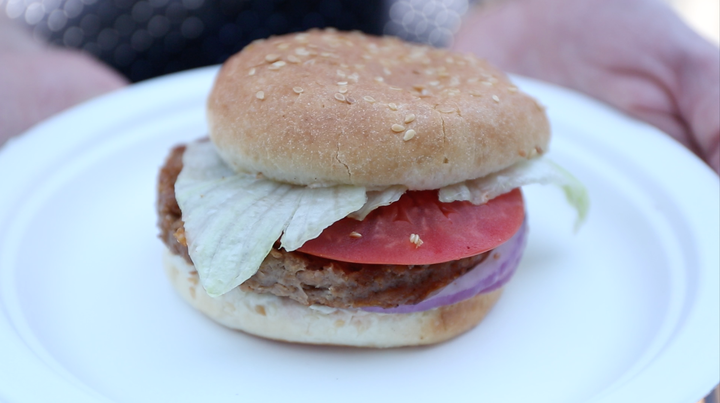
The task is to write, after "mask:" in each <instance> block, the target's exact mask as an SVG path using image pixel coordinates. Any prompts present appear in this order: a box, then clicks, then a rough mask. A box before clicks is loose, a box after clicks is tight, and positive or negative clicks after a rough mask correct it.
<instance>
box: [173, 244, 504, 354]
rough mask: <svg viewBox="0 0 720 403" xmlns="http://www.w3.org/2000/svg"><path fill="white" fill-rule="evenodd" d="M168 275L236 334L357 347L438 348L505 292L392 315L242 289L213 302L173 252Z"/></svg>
mask: <svg viewBox="0 0 720 403" xmlns="http://www.w3.org/2000/svg"><path fill="white" fill-rule="evenodd" d="M163 262H164V266H165V272H166V274H167V276H168V278H169V279H170V282H171V283H172V285H173V287H175V289H176V290H177V292H178V293H180V295H182V297H183V298H184V299H185V300H186V301H187V302H189V303H190V305H192V306H194V307H195V308H197V309H198V310H200V312H202V313H204V314H205V315H207V316H209V317H210V318H211V319H213V320H215V321H217V322H219V323H221V324H223V325H225V326H227V327H229V328H232V329H238V330H242V331H244V332H247V333H250V334H253V335H256V336H260V337H265V338H268V339H275V340H281V341H286V342H296V343H309V344H331V345H343V346H354V347H376V348H386V347H401V346H417V345H422V344H433V343H439V342H441V341H444V340H447V339H450V338H452V337H455V336H458V335H460V334H462V333H464V332H466V331H468V330H470V329H472V328H473V327H475V325H477V324H478V323H480V321H481V320H482V319H483V318H484V317H485V315H486V314H487V313H488V311H489V310H490V309H491V308H492V307H493V305H495V302H497V300H498V299H499V298H500V294H501V293H502V288H499V289H497V290H494V291H492V292H489V293H483V294H478V295H476V296H475V297H472V298H470V299H467V300H465V301H461V302H458V303H456V304H453V305H447V306H441V307H438V308H435V309H430V310H428V311H422V312H414V313H402V314H386V313H373V312H365V311H362V310H348V309H336V308H329V307H322V306H311V307H308V306H304V305H301V304H298V303H297V302H295V301H293V300H291V299H289V298H283V297H278V296H275V295H272V294H256V293H252V292H245V291H242V290H240V288H239V287H236V288H234V289H233V290H232V291H230V292H228V293H226V294H223V295H222V296H220V297H219V298H212V297H210V296H209V295H207V293H206V292H205V290H204V289H203V288H202V286H201V285H200V281H199V278H198V275H197V271H195V267H194V266H192V265H191V264H188V263H187V262H186V261H185V260H184V259H183V258H182V257H180V256H178V255H175V254H172V253H171V252H170V251H168V250H167V249H166V250H165V255H164V259H163Z"/></svg>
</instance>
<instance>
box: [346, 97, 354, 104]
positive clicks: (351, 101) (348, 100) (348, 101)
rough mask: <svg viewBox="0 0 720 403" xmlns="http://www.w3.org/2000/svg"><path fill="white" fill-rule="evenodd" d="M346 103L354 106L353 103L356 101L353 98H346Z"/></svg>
mask: <svg viewBox="0 0 720 403" xmlns="http://www.w3.org/2000/svg"><path fill="white" fill-rule="evenodd" d="M346 101H347V103H349V104H354V103H355V102H357V101H356V100H355V98H353V97H347V99H346Z"/></svg>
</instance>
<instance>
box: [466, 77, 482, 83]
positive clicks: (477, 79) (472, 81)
mask: <svg viewBox="0 0 720 403" xmlns="http://www.w3.org/2000/svg"><path fill="white" fill-rule="evenodd" d="M478 81H480V79H479V78H477V77H473V78H468V80H467V82H468V83H476V82H478Z"/></svg>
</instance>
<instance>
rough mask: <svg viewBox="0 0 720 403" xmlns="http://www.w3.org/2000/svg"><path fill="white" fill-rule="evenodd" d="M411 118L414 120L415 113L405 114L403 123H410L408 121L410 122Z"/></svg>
mask: <svg viewBox="0 0 720 403" xmlns="http://www.w3.org/2000/svg"><path fill="white" fill-rule="evenodd" d="M413 120H415V114H412V113H411V114H409V115H407V116H405V123H410V122H412V121H413Z"/></svg>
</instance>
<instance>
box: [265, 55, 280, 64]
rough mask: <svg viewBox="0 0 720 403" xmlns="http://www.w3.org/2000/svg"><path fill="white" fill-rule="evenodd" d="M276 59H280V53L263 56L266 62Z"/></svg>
mask: <svg viewBox="0 0 720 403" xmlns="http://www.w3.org/2000/svg"><path fill="white" fill-rule="evenodd" d="M278 60H280V55H276V54H273V53H271V54H269V55H266V56H265V61H266V62H268V63H272V62H276V61H278Z"/></svg>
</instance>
